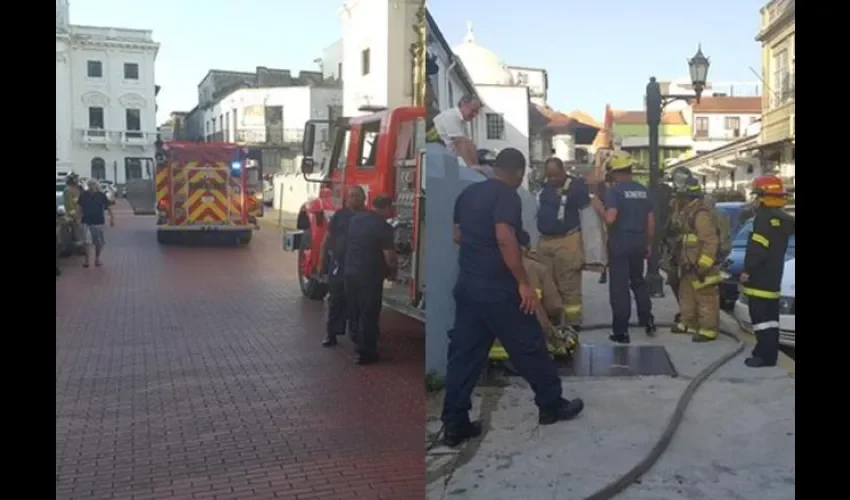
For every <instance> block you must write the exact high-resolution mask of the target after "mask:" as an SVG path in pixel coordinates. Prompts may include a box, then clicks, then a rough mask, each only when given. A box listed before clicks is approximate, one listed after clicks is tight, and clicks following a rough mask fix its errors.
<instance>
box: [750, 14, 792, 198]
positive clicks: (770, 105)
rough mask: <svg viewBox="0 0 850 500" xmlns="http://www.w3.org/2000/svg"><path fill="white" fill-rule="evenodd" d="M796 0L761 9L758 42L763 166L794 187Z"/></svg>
mask: <svg viewBox="0 0 850 500" xmlns="http://www.w3.org/2000/svg"><path fill="white" fill-rule="evenodd" d="M795 27H796V2H795V0H771V1H770V2H768V3H767V5H765V6H764V8H762V9H761V28H760V30H759V33H758V35H757V36H756V41H758V42H760V43H761V45H762V51H761V52H762V78H763V79H764V81H765V92H764V95H763V96H762V123H761V136H760V138H759V143H760V150H761V155H762V162H763V163H765V165H767V166H770V167H771V168H773V170H775V171H777V172H778V173H779V174H780V175H782V176H783V177H784V178H785V180H786V182H789V183H790V184H792V185H793V184H794V182H795V176H796V173H795V172H796V169H795V158H796V156H795V134H796V130H795V118H796V116H795V110H796V107H795V92H794V90H795V84H794V82H795V77H796V70H795V65H794V62H795V49H796V36H795Z"/></svg>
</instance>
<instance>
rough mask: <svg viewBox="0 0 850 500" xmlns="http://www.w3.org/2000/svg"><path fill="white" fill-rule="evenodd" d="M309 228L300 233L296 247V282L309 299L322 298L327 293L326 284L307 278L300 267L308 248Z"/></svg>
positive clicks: (309, 242)
mask: <svg viewBox="0 0 850 500" xmlns="http://www.w3.org/2000/svg"><path fill="white" fill-rule="evenodd" d="M310 247H311V241H310V230H309V229H308V230H305V231H304V233H303V234H302V235H301V246H300V248H299V249H298V263H297V266H298V284H299V285H300V286H301V293H302V294H304V296H305V297H307V298H308V299H310V300H323V299H324V298H325V296H326V295H327V294H328V284H327V283H322V282H321V281H319V280H317V279H316V278H315V277H313V276H310V277H309V278H308V277H306V276H304V272H303V271H302V268H301V261H302V259H304V258H305V257H304V251H305V250H310Z"/></svg>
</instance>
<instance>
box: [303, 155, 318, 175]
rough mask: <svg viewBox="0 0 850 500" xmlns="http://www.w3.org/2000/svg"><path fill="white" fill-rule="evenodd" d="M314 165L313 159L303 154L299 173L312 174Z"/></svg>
mask: <svg viewBox="0 0 850 500" xmlns="http://www.w3.org/2000/svg"><path fill="white" fill-rule="evenodd" d="M314 165H315V164H314V162H313V159H312V158H307V157H306V156H305V157H304V158H302V159H301V173H302V174H304V175H310V174H312V173H313V168H314Z"/></svg>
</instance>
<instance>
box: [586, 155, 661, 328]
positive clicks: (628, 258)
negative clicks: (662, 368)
mask: <svg viewBox="0 0 850 500" xmlns="http://www.w3.org/2000/svg"><path fill="white" fill-rule="evenodd" d="M634 164H635V162H634V160H633V159H632V157H631V156H630V155H629V154H628V153H625V152H616V153H614V155H613V156H612V157H611V159H610V160H609V164H608V165H609V167H610V169H611V176H612V180H613V181H614V182H613V184H612V185H611V187H609V188H608V189H607V190H606V193H605V203H604V205H603V203H602V201H601V200H599V198H598V197H594V198H593V199H592V200H591V203H592V205H593V208H594V209H595V210H596V212H597V213H598V214H599V215H600V217H602V218H603V219H604V220H605V223H606V224H607V225H608V294H609V298H610V301H611V312H612V316H613V322H612V327H613V330H614V333H613V335H611V336H610V337H609V338H610V339H611V341H612V342H617V343H622V344H628V343H629V342H630V340H629V317H630V316H631V309H632V306H631V300H629V289H630V288H631V291H632V293H634V295H635V305H636V306H637V312H638V322H639V324H640V325H642V326H644V327H645V328H646V333H647V334H648V335H652V334H654V333H655V319H654V318H653V316H652V302H651V301H650V299H649V290H648V289H647V286H646V280H645V279H644V261H645V260H646V258H647V257H649V255H650V253H651V249H652V239H653V238H654V237H655V214H654V213H653V210H652V202H651V200H650V199H649V192H648V191H647V189H646V188H645V187H644V186H642V185H641V184H639V183H637V182H635V181H634V180H632V167H633V166H634ZM595 189H596V188H595Z"/></svg>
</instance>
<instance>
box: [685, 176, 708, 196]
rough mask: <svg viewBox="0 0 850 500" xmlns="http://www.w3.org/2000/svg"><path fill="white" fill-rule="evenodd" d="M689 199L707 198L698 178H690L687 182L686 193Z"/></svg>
mask: <svg viewBox="0 0 850 500" xmlns="http://www.w3.org/2000/svg"><path fill="white" fill-rule="evenodd" d="M683 194H684V195H685V196H687V197H688V198H702V197H703V196H705V191H704V190H703V188H702V184H700V182H699V180H697V178H696V177H694V176H690V177H688V178H687V179H686V180H685V185H684V193H683Z"/></svg>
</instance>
